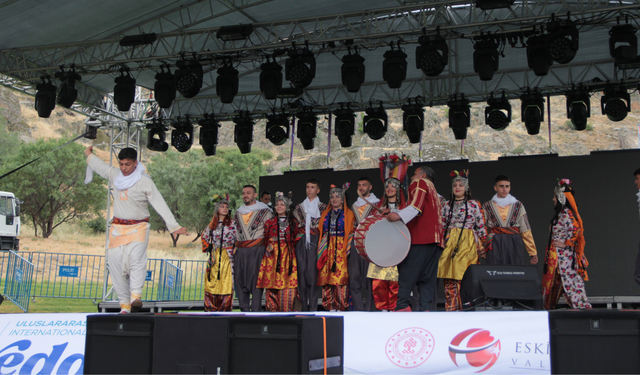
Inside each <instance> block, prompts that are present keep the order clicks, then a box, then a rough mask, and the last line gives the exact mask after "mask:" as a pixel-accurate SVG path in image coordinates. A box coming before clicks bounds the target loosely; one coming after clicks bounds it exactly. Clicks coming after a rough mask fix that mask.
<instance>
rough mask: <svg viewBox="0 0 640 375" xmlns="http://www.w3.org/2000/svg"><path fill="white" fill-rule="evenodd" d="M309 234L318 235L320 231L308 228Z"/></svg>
mask: <svg viewBox="0 0 640 375" xmlns="http://www.w3.org/2000/svg"><path fill="white" fill-rule="evenodd" d="M309 234H314V235H320V229H318V228H310V229H309Z"/></svg>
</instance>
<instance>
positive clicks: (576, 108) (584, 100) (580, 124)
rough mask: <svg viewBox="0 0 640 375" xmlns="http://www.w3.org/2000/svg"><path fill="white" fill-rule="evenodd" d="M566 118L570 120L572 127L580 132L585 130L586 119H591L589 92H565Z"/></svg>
mask: <svg viewBox="0 0 640 375" xmlns="http://www.w3.org/2000/svg"><path fill="white" fill-rule="evenodd" d="M565 95H566V97H567V118H568V119H571V123H572V124H573V127H574V128H575V129H576V130H578V131H582V130H585V129H586V128H587V118H589V117H591V99H590V97H589V92H588V91H587V90H584V89H576V90H571V91H569V92H567V93H566V94H565Z"/></svg>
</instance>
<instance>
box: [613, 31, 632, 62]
mask: <svg viewBox="0 0 640 375" xmlns="http://www.w3.org/2000/svg"><path fill="white" fill-rule="evenodd" d="M636 31H637V29H636V28H635V27H633V26H632V25H617V26H614V27H612V28H611V30H609V35H611V36H610V37H609V54H610V55H611V57H613V58H614V59H615V61H616V63H623V62H628V61H631V60H633V59H635V57H636V55H637V54H638V38H637V37H636Z"/></svg>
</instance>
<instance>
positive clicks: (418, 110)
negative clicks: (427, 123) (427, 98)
mask: <svg viewBox="0 0 640 375" xmlns="http://www.w3.org/2000/svg"><path fill="white" fill-rule="evenodd" d="M402 111H403V112H402V130H404V131H405V132H406V133H407V137H408V138H409V143H420V140H421V139H422V132H423V131H424V108H422V103H420V102H418V100H416V101H415V103H414V104H411V100H409V103H408V104H405V105H403V106H402Z"/></svg>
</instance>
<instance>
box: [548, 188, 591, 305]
mask: <svg viewBox="0 0 640 375" xmlns="http://www.w3.org/2000/svg"><path fill="white" fill-rule="evenodd" d="M570 183H571V181H569V180H568V179H562V180H560V181H559V182H558V186H556V188H555V190H554V196H553V204H554V205H555V211H556V213H555V215H554V216H553V219H552V220H551V229H550V234H549V246H548V247H547V254H546V257H545V261H544V270H543V273H544V275H543V277H542V289H543V293H544V307H545V309H547V310H551V309H554V308H555V306H556V304H557V303H558V299H559V298H560V295H561V294H563V293H564V295H565V299H566V300H567V303H568V304H569V306H571V308H573V309H581V310H583V309H584V310H590V309H591V304H590V303H589V301H588V300H587V292H586V291H585V287H584V281H585V280H589V276H588V275H587V266H588V265H589V262H588V261H587V258H586V257H585V255H584V244H585V241H584V226H583V224H582V218H581V217H580V213H579V212H578V206H577V205H576V201H575V197H574V196H573V189H572V188H571V187H570V186H569V184H570Z"/></svg>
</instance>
